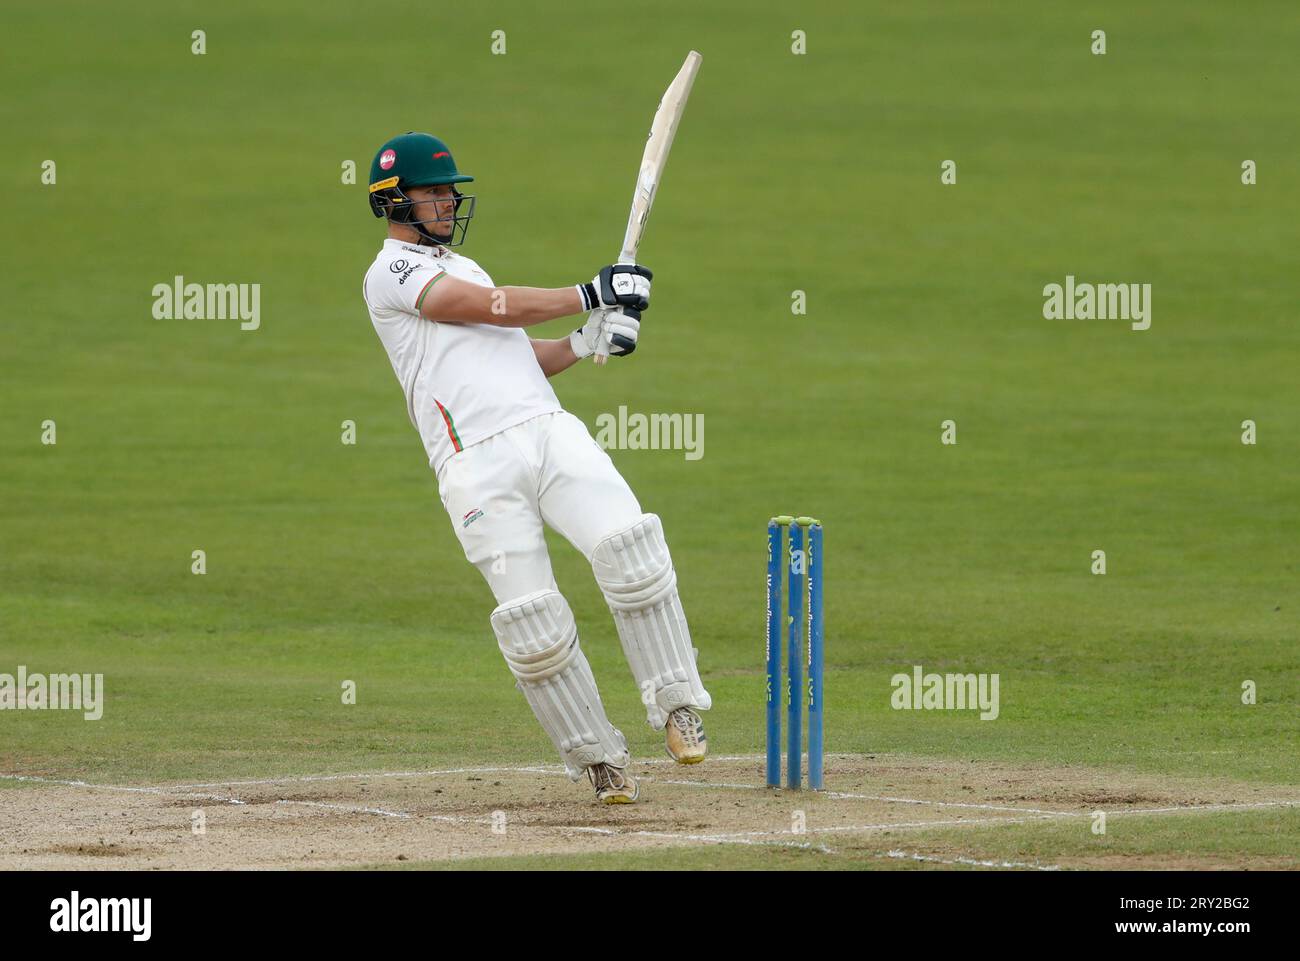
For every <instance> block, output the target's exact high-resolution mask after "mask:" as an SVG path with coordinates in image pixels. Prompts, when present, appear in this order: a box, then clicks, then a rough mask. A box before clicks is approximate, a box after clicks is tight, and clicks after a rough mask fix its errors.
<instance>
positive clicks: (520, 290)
mask: <svg viewBox="0 0 1300 961" xmlns="http://www.w3.org/2000/svg"><path fill="white" fill-rule="evenodd" d="M419 303H420V315H421V316H423V317H424V318H426V319H427V320H434V321H437V322H438V323H442V324H492V325H494V326H496V327H532V326H534V325H536V324H541V323H545V322H546V321H548V320H554V319H555V318H556V317H567V316H569V315H570V314H577V313H581V312H582V311H583V309H584V308H583V304H582V295H581V294H579V292H578V290H577V288H575V287H482V286H480V285H478V284H471V283H469V282H468V281H465V280H458V279H457V278H455V277H452V276H450V275H448V274H439V275H438V276H437V277H435V278H434V279H433V280H431V281H429V287H428V289H427V290H425V291H424V293H423V295H422V297H421V299H420V302H419Z"/></svg>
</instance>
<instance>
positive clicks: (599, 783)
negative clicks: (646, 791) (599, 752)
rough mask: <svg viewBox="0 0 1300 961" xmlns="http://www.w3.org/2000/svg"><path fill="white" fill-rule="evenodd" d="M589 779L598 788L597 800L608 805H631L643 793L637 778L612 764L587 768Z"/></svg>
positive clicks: (594, 765)
mask: <svg viewBox="0 0 1300 961" xmlns="http://www.w3.org/2000/svg"><path fill="white" fill-rule="evenodd" d="M587 777H589V778H591V783H592V785H594V786H595V788H596V800H597V801H603V802H604V803H606V804H631V803H632V802H633V801H635V800H636V799H637V795H638V794H640V793H641V785H639V784H637V783H636V778H634V777H632V775H630V774H628V773H627V771H625V770H624V769H623V768H621V767H614V765H612V764H605V763H603V762H602V763H600V764H593V765H592V766H591V767H589V768H587Z"/></svg>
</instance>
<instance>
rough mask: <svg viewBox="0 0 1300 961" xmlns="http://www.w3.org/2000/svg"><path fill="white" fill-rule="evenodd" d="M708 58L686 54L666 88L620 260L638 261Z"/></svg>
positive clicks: (602, 349)
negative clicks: (689, 103) (689, 100)
mask: <svg viewBox="0 0 1300 961" xmlns="http://www.w3.org/2000/svg"><path fill="white" fill-rule="evenodd" d="M703 59H704V58H703V57H701V56H700V54H699V53H698V52H696V51H694V50H692V51H691V52H690V53H688V54H687V55H686V61H685V62H684V63H683V64H682V68H681V69H680V70H678V71H677V76H675V77H673V81H672V83H670V84H669V85H668V89H667V90H665V91H664V95H663V97H661V98H660V100H659V106H658V107H657V108H656V109H655V116H654V120H652V121H651V123H650V134H649V136H647V137H646V142H645V150H644V151H642V153H641V166H640V168H638V170H637V177H636V187H635V188H634V189H633V191H632V209H631V210H630V211H629V212H628V215H627V229H626V230H624V232H623V246H622V248H620V250H619V253H618V263H620V264H633V263H636V255H637V251H638V250H640V248H641V236H642V234H643V233H644V232H645V225H646V221H647V220H648V219H649V217H650V208H651V207H652V206H653V205H654V201H655V194H656V193H657V192H658V190H659V181H660V179H661V178H662V177H663V172H664V166H665V165H666V164H667V163H668V151H669V150H671V149H672V146H673V138H674V137H676V136H677V125H678V124H679V123H680V122H681V119H682V114H683V113H685V112H686V100H687V98H688V97H690V95H691V87H692V86H693V85H694V84H695V75H696V74H697V73H699V71H700V62H701V61H702V60H703ZM608 356H609V344H608V343H607V342H606V338H605V337H603V336H602V337H601V338H600V343H598V344H597V345H596V363H598V364H603V363H605V359H606V358H607V357H608Z"/></svg>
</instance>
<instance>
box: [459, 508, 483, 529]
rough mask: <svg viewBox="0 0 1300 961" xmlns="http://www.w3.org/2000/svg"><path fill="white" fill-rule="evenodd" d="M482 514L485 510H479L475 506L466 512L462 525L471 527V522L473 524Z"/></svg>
mask: <svg viewBox="0 0 1300 961" xmlns="http://www.w3.org/2000/svg"><path fill="white" fill-rule="evenodd" d="M482 516H483V512H482V511H481V510H479V509H478V508H477V507H475V508H473V509H472V510H468V511H466V512H465V517H464V519H462V520H461V522H460V526H461V527H469V525H470V524H473V523H474V522H475V521H476V520H478V519H479V518H480V517H482Z"/></svg>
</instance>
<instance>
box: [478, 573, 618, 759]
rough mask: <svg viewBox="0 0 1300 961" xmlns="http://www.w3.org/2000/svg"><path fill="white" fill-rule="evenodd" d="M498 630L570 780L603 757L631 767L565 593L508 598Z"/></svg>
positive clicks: (495, 615)
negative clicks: (601, 700)
mask: <svg viewBox="0 0 1300 961" xmlns="http://www.w3.org/2000/svg"><path fill="white" fill-rule="evenodd" d="M492 630H493V631H494V632H495V633H496V636H497V646H498V647H500V648H501V653H502V654H503V655H504V656H505V659H506V663H507V664H508V665H509V666H510V672H511V673H512V674H514V676H515V680H516V685H515V686H516V687H518V688H519V690H521V691H522V692H523V695H524V698H525V699H526V700H527V701H528V706H529V707H531V708H532V709H533V714H535V715H536V716H537V720H538V721H540V722H541V725H542V728H543V730H545V731H546V733H547V735H548V736H549V737H550V739H551V741H552V743H554V744H555V747H556V750H558V751H559V752H560V757H561V758H562V759H563V760H564V769H565V772H566V773H567V774H568V775H569V779H570V780H572V781H576V780H578V779H579V778H581V777H582V775H583V772H584V771H585V770H586V769H587V768H588V767H590V766H591V765H593V764H599V763H601V762H605V763H607V764H613V765H615V766H616V767H624V766H626V764H627V762H628V750H627V741H626V740H624V738H623V733H622V732H621V731H620V730H618V728H616V727H614V725H612V724H610V723H609V718H607V717H606V716H605V708H604V706H603V705H602V704H601V703H600V693H599V692H598V691H597V690H596V678H595V677H594V676H593V675H592V673H591V665H590V664H588V663H587V658H586V656H584V655H583V653H582V650H581V649H580V648H579V647H578V627H577V624H575V623H574V620H573V611H571V610H570V609H569V605H568V602H567V601H565V599H564V597H563V596H562V595H560V594H559V593H558V592H557V591H553V590H545V591H535V592H534V593H532V594H525V595H524V596H523V597H517V598H515V599H514V600H512V601H507V602H506V603H504V604H502V605H501V606H500V607H498V608H497V609H496V610H495V611H493V612H492Z"/></svg>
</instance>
